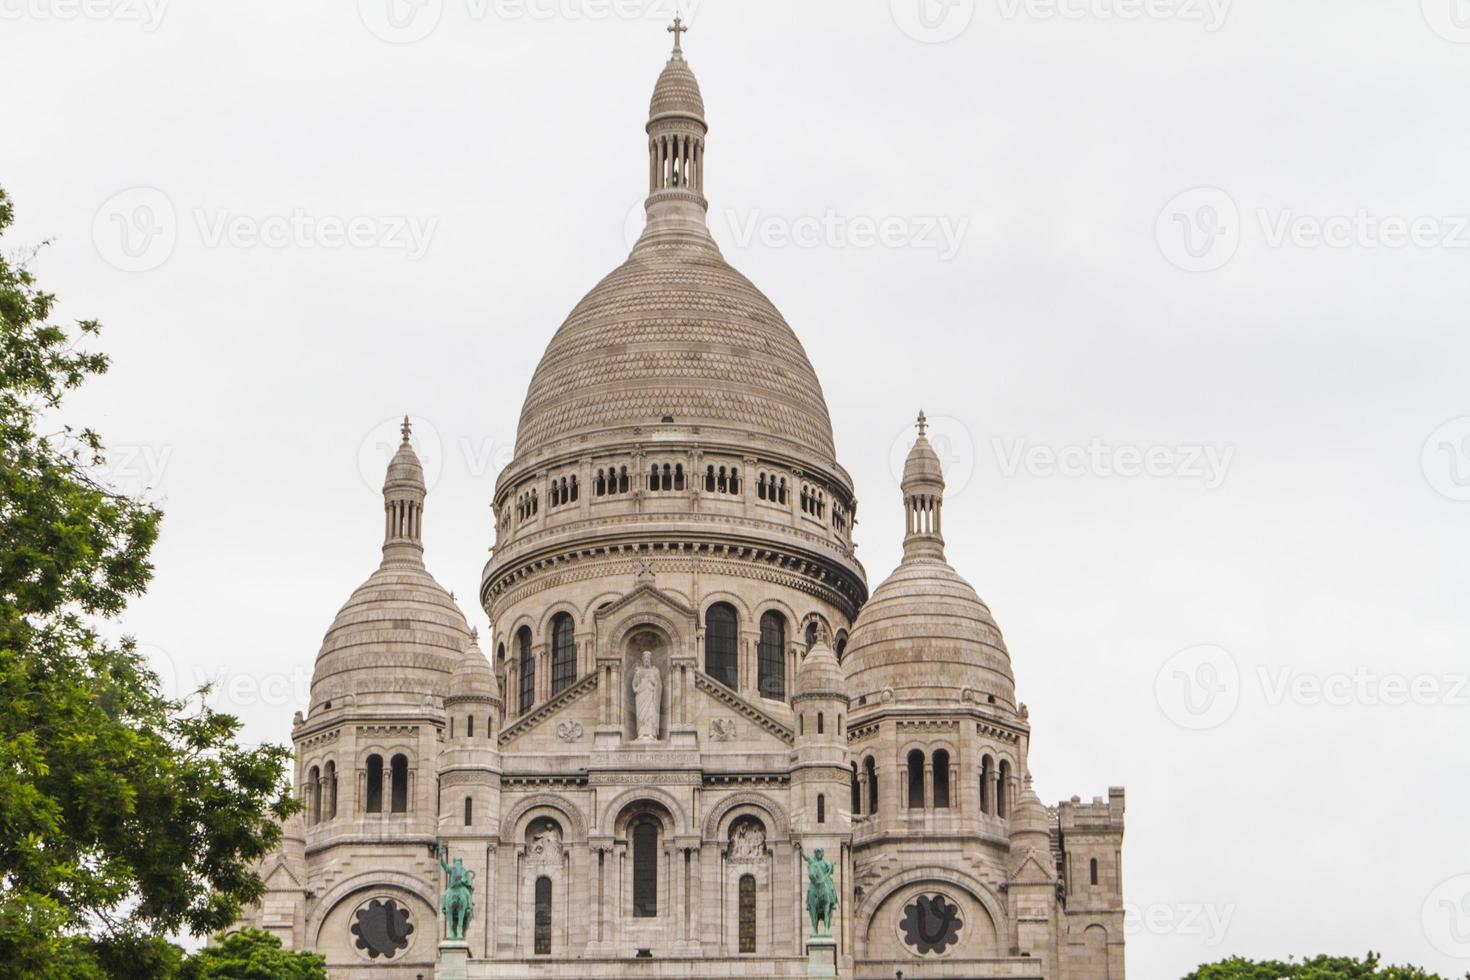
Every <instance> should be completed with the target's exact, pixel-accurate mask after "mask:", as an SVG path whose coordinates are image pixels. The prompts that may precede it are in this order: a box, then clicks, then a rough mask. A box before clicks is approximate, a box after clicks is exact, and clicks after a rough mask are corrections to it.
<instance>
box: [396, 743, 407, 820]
mask: <svg viewBox="0 0 1470 980" xmlns="http://www.w3.org/2000/svg"><path fill="white" fill-rule="evenodd" d="M393 812H394V813H407V812H408V756H406V755H403V754H401V753H400V754H399V755H395V756H394V757H393Z"/></svg>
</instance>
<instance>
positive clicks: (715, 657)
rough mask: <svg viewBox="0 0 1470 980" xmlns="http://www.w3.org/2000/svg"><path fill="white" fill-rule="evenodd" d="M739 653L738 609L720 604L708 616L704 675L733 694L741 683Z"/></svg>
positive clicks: (706, 617) (705, 622)
mask: <svg viewBox="0 0 1470 980" xmlns="http://www.w3.org/2000/svg"><path fill="white" fill-rule="evenodd" d="M738 649H739V626H738V625H737V620H736V616H735V607H734V606H732V605H730V604H729V603H727V602H717V603H715V604H714V605H712V606H710V607H709V611H708V612H706V613H705V614H704V672H705V673H706V674H708V675H710V676H711V677H713V678H714V679H715V680H717V681H719V682H720V683H721V684H723V685H725V686H726V687H728V688H730V689H731V690H734V689H735V687H736V686H737V685H738V683H739V681H738V672H739V666H738V663H739V656H738V653H737V651H738Z"/></svg>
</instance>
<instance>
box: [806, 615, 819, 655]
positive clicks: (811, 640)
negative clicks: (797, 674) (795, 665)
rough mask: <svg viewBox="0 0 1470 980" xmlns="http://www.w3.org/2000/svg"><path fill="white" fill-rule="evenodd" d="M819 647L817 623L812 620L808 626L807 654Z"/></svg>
mask: <svg viewBox="0 0 1470 980" xmlns="http://www.w3.org/2000/svg"><path fill="white" fill-rule="evenodd" d="M816 645H817V621H816V620H815V619H813V620H810V621H808V622H807V624H806V652H807V653H811V652H812V647H814V646H816Z"/></svg>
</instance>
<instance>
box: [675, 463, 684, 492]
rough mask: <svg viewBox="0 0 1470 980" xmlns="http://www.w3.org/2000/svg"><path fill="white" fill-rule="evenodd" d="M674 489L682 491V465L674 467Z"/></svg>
mask: <svg viewBox="0 0 1470 980" xmlns="http://www.w3.org/2000/svg"><path fill="white" fill-rule="evenodd" d="M674 489H675V490H683V489H684V464H683V463H678V464H675V466H674Z"/></svg>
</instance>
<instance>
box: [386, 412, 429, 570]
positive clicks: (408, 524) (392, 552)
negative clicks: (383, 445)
mask: <svg viewBox="0 0 1470 980" xmlns="http://www.w3.org/2000/svg"><path fill="white" fill-rule="evenodd" d="M399 431H400V432H402V433H403V441H402V442H400V443H399V444H398V451H397V452H395V453H394V454H393V458H392V459H391V460H389V462H388V472H387V474H386V475H385V476H384V478H383V560H384V562H387V561H390V560H400V561H402V560H407V561H413V562H420V561H422V560H423V552H424V544H423V519H424V498H425V497H426V496H428V492H429V491H428V487H427V486H425V485H424V467H423V464H422V463H420V462H419V457H418V454H417V453H415V452H414V451H413V446H412V445H411V444H410V442H409V438H410V436H412V434H413V423H412V422H411V421H409V418H408V416H407V415H405V416H404V417H403V425H402V426H401V427H400V428H399Z"/></svg>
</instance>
